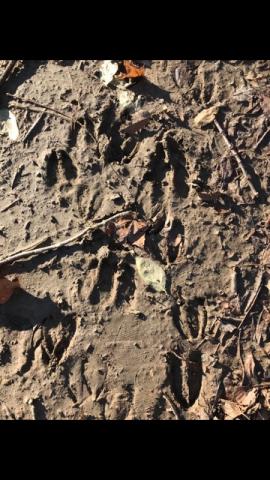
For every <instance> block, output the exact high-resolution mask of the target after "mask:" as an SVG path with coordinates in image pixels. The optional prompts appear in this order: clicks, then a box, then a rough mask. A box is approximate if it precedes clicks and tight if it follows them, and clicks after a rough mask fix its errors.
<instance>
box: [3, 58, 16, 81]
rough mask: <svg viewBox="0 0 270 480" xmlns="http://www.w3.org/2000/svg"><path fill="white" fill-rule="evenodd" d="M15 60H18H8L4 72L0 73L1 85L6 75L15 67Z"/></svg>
mask: <svg viewBox="0 0 270 480" xmlns="http://www.w3.org/2000/svg"><path fill="white" fill-rule="evenodd" d="M17 62H18V60H10V62H8V64H7V66H6V68H5V70H4V73H3V74H2V76H1V78H0V85H2V84H3V83H4V82H5V80H6V79H7V77H8V75H9V74H10V73H11V72H12V70H13V68H14V67H15V65H16V63H17Z"/></svg>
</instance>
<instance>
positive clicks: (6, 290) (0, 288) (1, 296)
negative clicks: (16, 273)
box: [0, 277, 20, 305]
mask: <svg viewBox="0 0 270 480" xmlns="http://www.w3.org/2000/svg"><path fill="white" fill-rule="evenodd" d="M18 287H20V283H19V280H18V279H17V278H16V279H15V280H13V281H12V282H11V281H10V280H8V279H7V278H4V277H3V278H0V304H1V305H3V304H4V303H6V302H7V301H8V300H9V299H10V297H11V296H12V294H13V292H14V290H15V288H18Z"/></svg>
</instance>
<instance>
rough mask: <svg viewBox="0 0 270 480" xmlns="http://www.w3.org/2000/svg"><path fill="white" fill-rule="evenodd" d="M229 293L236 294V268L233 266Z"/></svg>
mask: <svg viewBox="0 0 270 480" xmlns="http://www.w3.org/2000/svg"><path fill="white" fill-rule="evenodd" d="M231 294H232V295H236V294H237V269H236V267H233V271H232V276H231Z"/></svg>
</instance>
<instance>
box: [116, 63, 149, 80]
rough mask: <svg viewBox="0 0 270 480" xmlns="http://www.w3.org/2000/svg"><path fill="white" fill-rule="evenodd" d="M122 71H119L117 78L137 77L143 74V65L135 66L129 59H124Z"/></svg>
mask: <svg viewBox="0 0 270 480" xmlns="http://www.w3.org/2000/svg"><path fill="white" fill-rule="evenodd" d="M123 65H124V68H125V70H126V71H125V72H124V73H120V74H119V75H118V77H117V78H119V79H120V80H124V79H125V78H137V77H143V76H144V67H136V65H134V63H133V62H132V61H131V60H124V61H123Z"/></svg>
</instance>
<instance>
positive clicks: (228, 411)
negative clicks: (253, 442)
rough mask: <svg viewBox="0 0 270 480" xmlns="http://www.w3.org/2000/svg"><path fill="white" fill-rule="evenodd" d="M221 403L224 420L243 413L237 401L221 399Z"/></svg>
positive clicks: (234, 417)
mask: <svg viewBox="0 0 270 480" xmlns="http://www.w3.org/2000/svg"><path fill="white" fill-rule="evenodd" d="M221 404H222V407H223V412H224V414H225V420H235V419H236V418H237V417H240V416H241V415H243V410H242V408H241V407H240V406H239V405H237V403H234V402H232V401H231V400H223V399H222V400H221Z"/></svg>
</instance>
